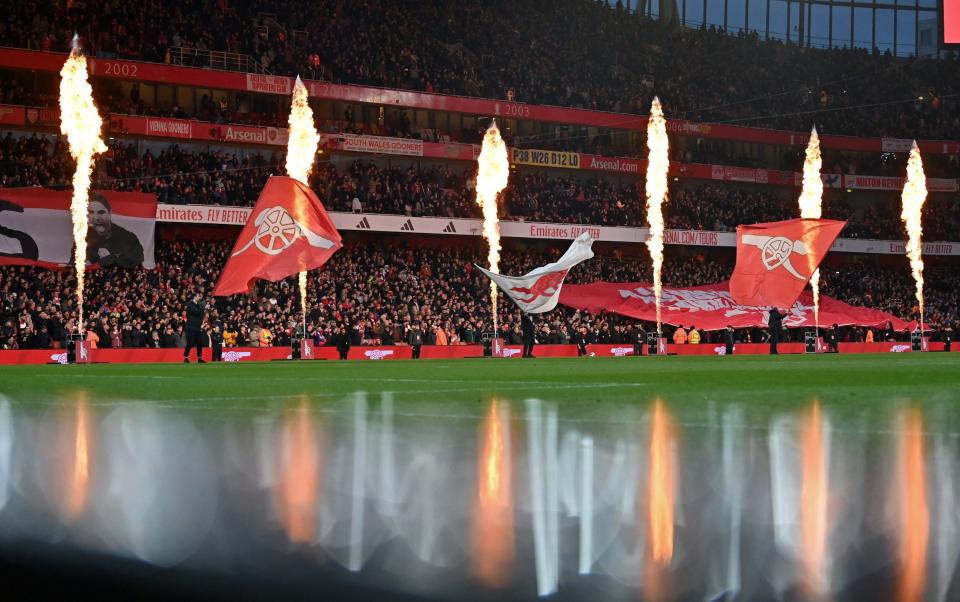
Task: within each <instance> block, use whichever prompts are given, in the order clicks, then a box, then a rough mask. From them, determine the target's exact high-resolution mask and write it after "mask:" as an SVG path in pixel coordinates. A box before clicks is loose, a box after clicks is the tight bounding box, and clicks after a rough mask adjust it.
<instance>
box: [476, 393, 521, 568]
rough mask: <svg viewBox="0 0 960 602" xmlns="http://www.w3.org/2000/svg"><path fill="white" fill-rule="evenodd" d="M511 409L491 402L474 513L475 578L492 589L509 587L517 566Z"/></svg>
mask: <svg viewBox="0 0 960 602" xmlns="http://www.w3.org/2000/svg"><path fill="white" fill-rule="evenodd" d="M507 412H508V410H507V408H506V407H505V406H504V407H501V406H500V404H498V403H497V402H495V401H494V402H491V404H490V411H489V412H488V413H487V419H486V420H485V421H484V425H483V440H482V445H481V448H480V456H479V458H478V461H479V471H478V474H477V499H476V503H475V504H474V512H473V537H472V542H473V545H472V547H473V551H472V554H471V562H472V565H473V574H474V575H476V577H477V578H478V579H480V580H481V581H483V582H484V583H485V584H486V585H488V586H489V587H503V586H504V585H506V584H507V580H508V578H509V574H510V566H511V565H512V563H513V557H514V548H513V539H514V533H513V494H512V489H511V485H510V470H511V468H510V423H509V421H508V414H507Z"/></svg>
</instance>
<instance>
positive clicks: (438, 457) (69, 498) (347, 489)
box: [0, 392, 960, 602]
mask: <svg viewBox="0 0 960 602" xmlns="http://www.w3.org/2000/svg"><path fill="white" fill-rule="evenodd" d="M471 410H472V413H471V414H469V415H460V416H443V415H436V414H426V413H420V412H415V411H410V410H406V411H405V408H404V407H403V406H401V404H399V403H396V402H395V401H394V399H393V397H392V395H391V394H389V393H383V394H380V393H377V394H376V395H367V394H366V393H363V392H358V393H355V394H353V395H351V396H348V397H347V398H346V399H343V398H340V399H337V400H322V399H318V398H307V397H303V398H302V399H299V400H297V399H295V400H292V401H291V400H287V401H283V402H277V403H276V404H274V405H272V406H271V407H270V408H269V409H267V410H263V411H260V410H257V411H255V412H211V411H209V410H191V409H190V408H189V406H183V407H171V406H164V405H162V404H154V403H150V402H143V401H136V402H135V401H129V402H127V401H123V400H109V401H105V400H94V399H89V398H88V396H87V395H85V394H84V393H82V392H80V393H77V394H75V395H72V396H69V397H60V398H57V399H49V400H43V401H42V402H40V403H37V402H36V401H35V400H32V401H31V403H22V402H18V401H17V400H12V399H9V398H5V397H2V396H0V542H2V544H3V546H5V549H8V550H9V549H13V548H15V547H16V546H27V545H40V546H42V549H43V550H45V551H46V552H48V553H49V552H50V551H51V550H52V551H54V552H56V551H63V552H65V553H67V554H81V555H82V554H87V553H92V554H95V555H97V556H98V557H102V556H101V555H105V557H106V558H107V559H115V560H116V561H117V562H119V563H124V566H140V565H144V566H149V567H159V568H170V567H175V568H176V569H177V570H181V571H183V570H186V571H188V572H189V574H191V575H194V576H197V575H199V576H201V577H205V576H210V577H211V578H214V577H215V578H216V579H218V581H217V583H220V584H224V583H226V584H230V583H248V582H256V583H257V584H258V585H259V587H262V588H265V589H263V590H261V591H272V590H270V589H269V588H277V590H276V591H286V588H296V591H297V593H298V594H301V595H305V596H306V595H309V594H311V592H313V593H321V592H323V591H326V589H325V588H328V587H329V585H330V584H331V583H336V584H340V585H344V584H345V585H346V586H347V587H360V588H371V589H372V590H373V591H376V592H379V594H378V595H379V597H381V598H384V597H388V596H391V595H398V596H407V595H410V596H414V597H424V598H436V599H465V598H470V599H476V598H481V599H482V598H489V599H494V598H495V599H505V598H506V599H516V598H526V599H534V598H536V597H538V596H558V597H559V598H563V599H591V598H594V599H595V598H602V599H623V600H636V599H649V600H709V599H730V600H733V599H737V600H863V599H870V600H896V601H898V602H899V601H907V600H919V599H927V600H955V599H958V596H960V590H958V588H957V586H956V585H955V584H954V578H955V574H956V573H957V560H958V553H960V537H958V535H960V504H958V501H960V500H958V493H960V490H958V487H957V476H958V471H960V466H958V461H960V449H958V438H957V436H956V435H955V434H953V433H952V432H951V429H950V428H949V427H948V424H949V421H946V420H943V419H942V417H940V416H937V417H933V416H924V415H923V414H921V413H920V411H918V410H916V409H911V408H910V407H908V406H904V409H903V410H902V411H901V412H899V413H898V414H897V415H896V416H895V417H894V418H893V419H892V420H891V421H890V424H889V425H887V426H886V427H885V428H876V426H875V425H871V426H870V427H869V428H867V427H866V426H863V427H862V428H861V426H860V425H858V424H851V423H850V421H849V420H847V421H845V422H844V424H842V425H841V424H835V423H834V422H833V421H832V420H831V415H830V408H829V406H822V407H821V406H820V405H819V404H816V403H813V404H811V405H809V406H807V407H804V408H801V409H799V410H797V411H796V412H792V413H783V414H779V415H776V416H774V417H773V418H772V419H771V420H770V421H769V424H766V425H763V426H757V424H756V421H752V422H751V421H748V420H746V413H747V412H748V411H749V408H747V407H743V406H738V405H734V404H731V405H728V406H722V405H719V404H718V405H716V406H715V408H714V409H713V411H712V412H711V413H710V414H709V420H707V421H706V422H697V423H685V422H684V421H683V420H682V419H680V418H679V417H678V414H677V413H676V412H675V411H672V410H671V407H670V404H669V403H668V402H666V401H663V402H661V401H655V402H653V403H648V404H647V403H638V404H636V405H632V406H624V407H619V408H611V407H609V406H607V407H604V408H603V409H602V410H598V415H597V417H596V418H591V419H583V418H570V419H565V418H564V413H563V407H562V405H558V404H554V403H551V402H550V401H547V400H542V399H521V400H510V401H508V400H505V399H492V400H489V401H488V402H485V403H484V404H480V405H478V406H476V407H474V408H471ZM222 591H230V590H229V589H226V590H222ZM368 591H369V590H368ZM192 593H193V594H198V591H193V592H192ZM199 593H203V590H200V592H199ZM209 593H210V594H211V595H215V594H216V593H217V592H215V591H210V592H209ZM221 593H222V592H221Z"/></svg>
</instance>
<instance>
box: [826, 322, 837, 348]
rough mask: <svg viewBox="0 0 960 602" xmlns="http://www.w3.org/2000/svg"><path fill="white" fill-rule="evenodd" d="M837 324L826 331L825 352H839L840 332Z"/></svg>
mask: <svg viewBox="0 0 960 602" xmlns="http://www.w3.org/2000/svg"><path fill="white" fill-rule="evenodd" d="M838 328H839V326H838V325H836V324H834V325H833V326H831V327H830V330H828V331H827V353H840V332H839V331H838V330H837V329H838Z"/></svg>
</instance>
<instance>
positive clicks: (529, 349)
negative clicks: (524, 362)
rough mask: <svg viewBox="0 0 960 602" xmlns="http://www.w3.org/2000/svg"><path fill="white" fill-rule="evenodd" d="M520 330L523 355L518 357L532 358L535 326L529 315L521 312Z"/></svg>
mask: <svg viewBox="0 0 960 602" xmlns="http://www.w3.org/2000/svg"><path fill="white" fill-rule="evenodd" d="M520 330H521V332H522V338H523V353H522V354H521V355H520V357H533V346H534V344H536V339H535V338H534V336H535V333H536V326H535V325H534V323H533V319H532V318H531V317H530V314H528V313H525V312H522V315H521V317H520Z"/></svg>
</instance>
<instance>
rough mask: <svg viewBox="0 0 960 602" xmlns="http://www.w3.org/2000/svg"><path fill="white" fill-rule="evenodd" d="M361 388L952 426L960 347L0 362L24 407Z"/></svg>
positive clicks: (589, 406)
mask: <svg viewBox="0 0 960 602" xmlns="http://www.w3.org/2000/svg"><path fill="white" fill-rule="evenodd" d="M358 391H364V392H367V393H368V394H371V395H373V396H378V395H379V394H381V393H383V392H385V391H391V392H393V397H394V400H395V404H396V405H397V408H398V410H399V409H401V408H403V409H406V410H408V411H422V412H424V415H443V416H447V417H456V416H476V415H479V414H480V413H482V411H483V408H484V407H485V404H486V403H487V402H489V400H490V399H492V398H496V399H502V400H507V401H513V402H522V401H523V400H525V399H528V398H531V397H536V398H539V399H542V400H545V401H553V402H556V403H557V404H558V406H559V408H560V415H561V417H562V418H600V417H605V418H613V419H616V416H618V415H620V414H621V413H623V412H624V410H625V409H628V410H629V411H633V409H634V408H645V407H648V406H649V404H650V403H652V402H653V400H655V399H658V398H659V399H662V400H663V401H664V402H666V403H667V405H668V406H669V407H670V409H671V411H673V412H674V413H675V414H677V415H679V417H680V418H681V419H682V420H688V421H697V420H707V419H709V417H710V416H711V415H715V410H716V408H717V407H718V406H721V407H722V406H725V405H727V404H732V403H735V404H740V405H741V406H742V408H743V409H744V412H745V416H746V418H747V419H748V420H749V421H751V422H756V423H757V424H760V423H763V422H766V421H767V420H768V419H769V417H770V416H771V415H772V414H775V413H779V412H783V411H793V410H796V409H798V408H801V407H804V406H806V405H808V404H809V403H811V402H812V401H813V400H818V401H819V402H821V404H823V406H824V408H825V410H826V411H827V412H828V413H830V414H831V416H833V417H835V418H838V419H840V420H854V419H855V420H862V419H863V418H864V417H867V418H868V419H869V420H871V421H874V420H877V421H882V422H883V423H887V420H888V419H889V417H890V415H891V413H892V412H894V411H895V410H897V409H899V408H901V407H903V406H904V405H905V404H913V405H918V406H920V407H922V408H923V409H924V410H925V411H927V413H928V415H933V416H938V417H941V418H938V420H949V421H950V422H952V419H951V418H950V417H951V416H952V414H953V412H952V410H953V408H956V407H960V406H958V402H960V354H946V353H930V354H920V353H914V354H909V353H907V354H876V355H819V356H806V355H799V356H780V357H769V356H734V357H717V356H700V357H697V356H683V357H652V358H556V359H534V360H519V359H510V360H505V359H474V360H455V361H449V360H420V361H413V360H408V361H402V360H394V361H382V362H371V361H349V362H336V361H314V362H269V363H231V364H217V365H214V364H206V365H203V366H201V365H196V364H190V365H183V364H124V365H120V364H115V365H107V364H101V365H89V366H59V365H47V366H16V367H11V366H3V367H0V394H4V395H6V396H7V397H9V398H10V399H11V400H12V401H13V402H14V403H16V404H17V405H20V406H21V409H25V408H26V407H30V406H31V405H37V406H38V407H39V406H40V405H46V404H47V403H50V402H53V403H61V402H63V403H69V402H70V401H71V400H73V399H75V398H76V397H77V395H78V394H80V393H82V394H83V395H84V396H85V397H86V398H87V399H88V400H90V401H91V402H92V403H94V404H97V403H115V402H117V401H125V400H136V401H146V402H156V403H158V404H162V405H164V406H169V405H172V406H174V407H176V408H182V409H184V410H186V409H195V410H203V411H213V412H218V411H224V412H228V411H229V412H234V411H244V410H251V411H256V410H259V409H262V408H264V407H272V406H275V405H276V403H277V402H283V401H285V400H293V399H300V398H303V397H304V396H307V397H308V398H309V399H310V400H311V403H314V404H324V405H325V406H326V407H328V408H329V409H332V410H336V409H337V408H339V407H340V406H341V404H345V403H349V400H350V399H352V398H351V397H350V394H352V393H355V392H358ZM374 399H376V398H374ZM37 402H40V404H38V403H37ZM478 402H479V403H478ZM887 424H888V423H887ZM879 425H880V423H879V422H878V423H877V426H879Z"/></svg>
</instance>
